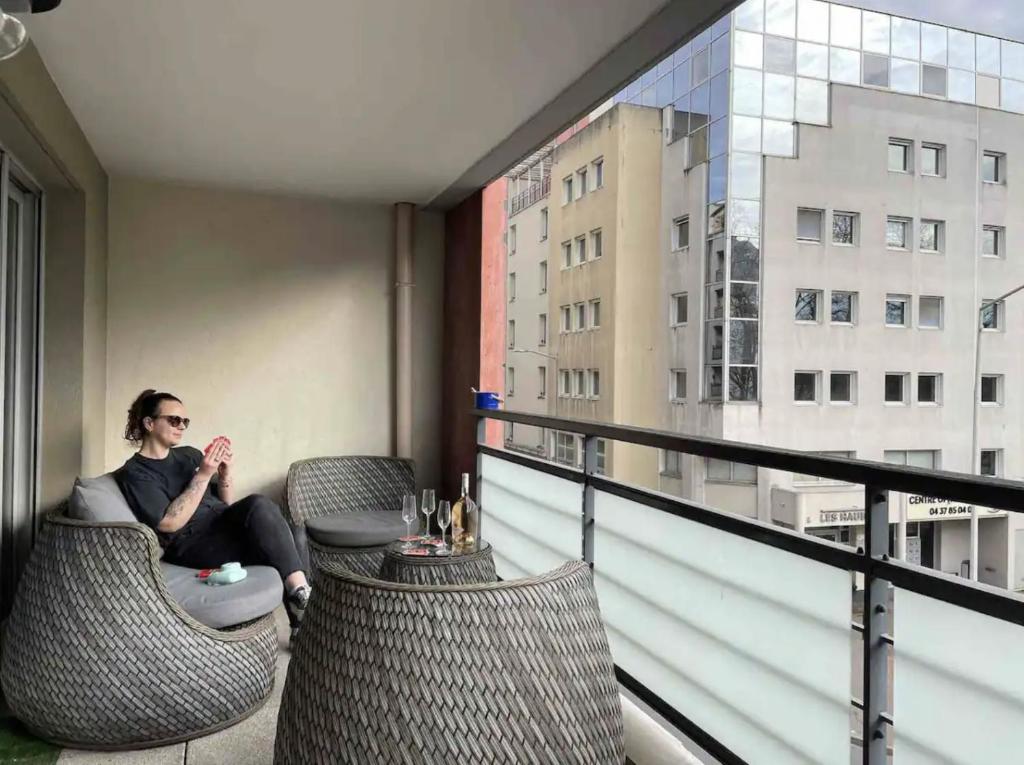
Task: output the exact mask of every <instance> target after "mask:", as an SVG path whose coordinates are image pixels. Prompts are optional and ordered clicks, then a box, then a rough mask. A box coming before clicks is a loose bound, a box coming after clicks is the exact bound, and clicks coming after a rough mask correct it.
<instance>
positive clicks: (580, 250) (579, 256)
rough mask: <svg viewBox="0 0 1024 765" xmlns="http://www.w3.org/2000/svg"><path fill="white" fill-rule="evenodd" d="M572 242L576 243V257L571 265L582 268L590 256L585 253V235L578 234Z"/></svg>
mask: <svg viewBox="0 0 1024 765" xmlns="http://www.w3.org/2000/svg"><path fill="white" fill-rule="evenodd" d="M574 241H575V243H576V257H575V258H573V265H574V266H582V265H583V264H584V263H586V262H587V258H588V257H589V256H590V255H589V253H588V252H587V235H586V234H580V235H579V236H578V237H576V238H575V240H574Z"/></svg>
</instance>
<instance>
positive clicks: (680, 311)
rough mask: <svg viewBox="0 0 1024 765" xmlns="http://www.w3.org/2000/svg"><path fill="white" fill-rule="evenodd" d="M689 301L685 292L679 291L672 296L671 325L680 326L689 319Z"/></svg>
mask: <svg viewBox="0 0 1024 765" xmlns="http://www.w3.org/2000/svg"><path fill="white" fill-rule="evenodd" d="M689 303H690V300H689V295H688V294H687V293H685V292H679V293H677V294H675V295H673V296H672V315H671V324H672V326H673V327H680V326H682V325H684V324H686V322H687V321H688V320H689V313H690V305H689Z"/></svg>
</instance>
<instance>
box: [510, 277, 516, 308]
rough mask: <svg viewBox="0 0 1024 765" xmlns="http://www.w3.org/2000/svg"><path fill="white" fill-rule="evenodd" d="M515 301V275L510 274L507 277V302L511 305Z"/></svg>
mask: <svg viewBox="0 0 1024 765" xmlns="http://www.w3.org/2000/svg"><path fill="white" fill-rule="evenodd" d="M515 299H516V275H515V273H511V274H509V275H508V302H510V303H513V302H515Z"/></svg>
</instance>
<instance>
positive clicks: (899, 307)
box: [885, 295, 910, 327]
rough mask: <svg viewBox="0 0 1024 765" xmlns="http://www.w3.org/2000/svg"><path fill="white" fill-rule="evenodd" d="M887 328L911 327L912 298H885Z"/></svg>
mask: <svg viewBox="0 0 1024 765" xmlns="http://www.w3.org/2000/svg"><path fill="white" fill-rule="evenodd" d="M885 326H887V327H909V326H910V297H909V296H907V295H886V296H885Z"/></svg>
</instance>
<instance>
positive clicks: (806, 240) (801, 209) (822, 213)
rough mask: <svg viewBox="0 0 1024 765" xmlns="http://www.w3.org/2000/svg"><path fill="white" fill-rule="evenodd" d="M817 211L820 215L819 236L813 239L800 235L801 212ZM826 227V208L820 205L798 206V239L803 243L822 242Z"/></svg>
mask: <svg viewBox="0 0 1024 765" xmlns="http://www.w3.org/2000/svg"><path fill="white" fill-rule="evenodd" d="M802 212H803V213H815V214H817V216H818V238H817V239H811V238H807V237H803V236H800V213H802ZM824 227H825V210H824V209H822V208H820V207H797V208H796V241H797V242H800V243H802V244H822V238H823V236H824V232H823V229H824Z"/></svg>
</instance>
